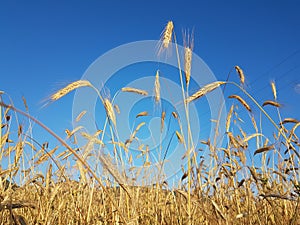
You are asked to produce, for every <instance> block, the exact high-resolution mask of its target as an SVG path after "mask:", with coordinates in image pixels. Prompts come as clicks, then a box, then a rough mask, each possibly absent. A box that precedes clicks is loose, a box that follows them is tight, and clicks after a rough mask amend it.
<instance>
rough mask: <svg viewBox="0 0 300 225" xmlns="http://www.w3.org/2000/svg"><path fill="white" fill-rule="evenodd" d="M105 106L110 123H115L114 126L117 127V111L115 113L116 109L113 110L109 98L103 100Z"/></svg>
mask: <svg viewBox="0 0 300 225" xmlns="http://www.w3.org/2000/svg"><path fill="white" fill-rule="evenodd" d="M103 105H104V108H105V111H106V114H107V117H108V118H109V119H110V121H111V122H112V123H113V125H114V126H116V116H115V111H114V108H113V106H112V104H111V102H110V101H109V100H108V99H107V98H105V99H104V100H103Z"/></svg>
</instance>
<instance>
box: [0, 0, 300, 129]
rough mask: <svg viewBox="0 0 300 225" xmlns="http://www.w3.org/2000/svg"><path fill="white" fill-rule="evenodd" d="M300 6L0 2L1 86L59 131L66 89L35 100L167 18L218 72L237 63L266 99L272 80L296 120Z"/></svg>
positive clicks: (67, 118)
mask: <svg viewBox="0 0 300 225" xmlns="http://www.w3.org/2000/svg"><path fill="white" fill-rule="evenodd" d="M299 11H300V2H299V1H296V0H295V1H291V0H289V1H258V0H255V1H230V0H229V1H189V0H186V1H137V0H132V1H121V0H120V1H115V0H112V1H1V2H0V77H1V82H0V90H2V91H5V92H6V93H7V94H9V95H10V96H11V97H12V99H13V101H14V103H15V104H16V106H19V107H20V108H22V99H21V97H22V96H24V97H25V98H26V99H27V102H28V105H29V108H30V112H31V115H33V116H36V117H37V118H38V119H40V120H41V121H42V122H44V123H45V124H47V125H48V126H49V127H50V128H52V129H54V130H55V131H56V132H57V133H58V134H61V135H62V134H63V128H65V127H66V126H70V124H71V116H72V115H71V113H72V112H71V108H72V97H73V95H70V96H67V97H66V98H64V99H62V100H60V101H59V102H56V103H54V104H52V105H50V106H48V107H46V108H41V106H42V101H43V100H45V99H46V98H47V97H49V95H51V94H52V93H53V92H54V91H56V90H57V89H59V88H61V87H63V86H64V85H65V84H67V83H69V82H72V81H75V80H78V79H80V78H81V76H82V75H83V73H84V72H85V70H86V69H87V68H88V67H89V66H90V64H91V63H92V62H93V61H94V60H96V59H97V58H98V57H99V56H100V55H102V54H103V53H105V52H106V51H108V50H110V49H112V48H114V47H117V46H119V45H121V44H125V43H128V42H133V41H139V40H155V39H158V38H159V37H160V34H161V31H162V29H163V28H164V26H165V25H166V23H167V21H169V20H172V21H173V22H174V25H175V30H176V32H177V36H178V37H179V39H180V38H181V37H180V36H181V31H182V29H193V28H194V30H195V32H194V39H195V47H194V51H195V53H196V54H198V55H199V56H200V57H201V58H202V59H203V60H204V61H205V62H206V63H207V65H208V66H209V67H210V68H211V70H212V71H213V73H214V74H215V75H216V77H217V79H219V80H225V79H226V77H227V74H228V72H229V71H230V70H231V68H232V67H233V66H235V65H240V66H241V67H242V68H243V70H244V73H245V75H246V83H247V88H248V90H249V91H250V92H251V93H252V94H253V95H254V96H255V97H257V98H258V99H259V100H260V103H262V102H263V100H266V99H271V98H272V95H271V91H270V88H269V82H270V80H275V81H276V84H277V88H278V92H279V101H280V102H281V103H283V104H284V107H283V108H282V113H283V114H284V116H288V117H296V118H298V119H300V115H299V112H300V106H299V100H300V86H299V85H300V75H299V73H300V68H299V67H300V52H299V51H300V14H299ZM232 79H236V77H234V76H232ZM227 91H228V90H227ZM58 112H59V113H58ZM54 113H58V114H59V115H60V117H59V118H58V117H55V118H54V117H53V115H54ZM58 125H59V126H58Z"/></svg>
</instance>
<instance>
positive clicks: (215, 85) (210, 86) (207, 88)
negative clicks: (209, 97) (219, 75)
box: [185, 81, 226, 103]
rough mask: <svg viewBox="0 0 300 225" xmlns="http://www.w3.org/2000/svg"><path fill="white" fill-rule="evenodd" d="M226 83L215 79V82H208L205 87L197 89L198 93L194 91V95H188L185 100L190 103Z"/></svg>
mask: <svg viewBox="0 0 300 225" xmlns="http://www.w3.org/2000/svg"><path fill="white" fill-rule="evenodd" d="M223 84H226V82H224V81H215V82H213V83H210V84H207V85H205V86H204V87H203V88H201V89H200V90H199V91H197V92H196V93H194V94H193V95H191V96H190V97H188V98H187V99H186V100H185V102H186V103H189V102H192V101H194V100H196V99H198V98H201V97H202V96H204V95H206V94H207V93H209V92H212V91H213V90H215V89H216V88H218V87H219V86H221V85H223Z"/></svg>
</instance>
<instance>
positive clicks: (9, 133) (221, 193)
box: [0, 21, 300, 225]
mask: <svg viewBox="0 0 300 225" xmlns="http://www.w3.org/2000/svg"><path fill="white" fill-rule="evenodd" d="M185 36H186V37H185V41H184V59H183V60H184V63H183V64H182V65H184V68H183V69H181V67H180V65H181V63H180V58H179V52H178V46H177V40H176V36H175V31H174V24H173V22H172V21H169V22H168V23H167V26H166V28H165V29H164V31H163V33H162V36H161V46H160V48H159V51H158V54H163V53H164V51H166V50H167V49H168V48H169V45H170V43H174V45H175V49H176V55H177V58H178V68H179V69H178V74H179V77H180V85H181V90H182V104H183V106H184V109H185V113H186V118H187V121H182V120H181V118H180V117H179V116H178V114H177V112H175V111H174V112H166V111H164V110H162V113H161V131H162V130H163V129H164V123H165V119H166V115H167V114H170V115H171V116H172V117H174V118H175V119H176V120H177V122H178V125H179V126H178V127H179V128H180V129H178V130H176V132H175V134H176V136H177V139H178V142H179V144H181V145H182V146H183V147H184V149H185V157H186V158H187V159H188V160H187V166H186V167H185V168H183V176H182V178H181V180H180V181H179V184H178V186H169V185H168V183H167V182H166V181H164V180H160V179H159V178H158V179H157V182H156V183H155V185H152V186H136V185H134V181H133V180H128V176H127V175H126V173H125V172H122V170H120V167H117V166H116V163H117V164H118V163H119V165H123V163H124V162H125V161H126V160H127V161H128V162H127V163H129V164H130V162H131V161H134V158H133V157H132V155H130V151H129V149H130V145H131V144H132V143H133V142H134V141H135V140H137V139H138V134H139V130H140V128H141V127H142V126H143V125H145V122H143V123H141V124H139V125H138V126H137V127H136V128H135V130H134V131H133V132H132V134H131V135H130V137H128V139H127V140H120V139H119V138H118V136H116V135H115V134H116V131H115V129H116V127H117V126H116V125H117V116H118V115H117V113H122V109H119V107H118V106H117V105H116V104H114V102H113V100H111V99H109V98H104V97H102V96H101V94H100V92H99V90H98V89H97V88H95V86H94V85H93V84H92V83H91V82H89V81H88V80H78V81H75V82H73V83H71V84H69V85H67V86H66V87H64V88H62V89H60V90H59V91H57V92H56V93H55V94H53V95H52V96H51V97H50V101H52V102H53V101H57V100H58V99H60V98H62V97H63V96H65V95H67V94H68V93H70V92H71V91H73V90H76V89H78V88H82V87H88V88H92V89H93V90H94V91H96V92H97V94H98V97H99V99H100V101H101V103H102V104H103V107H104V109H105V112H106V122H105V124H104V126H103V129H102V130H99V131H97V132H96V133H95V134H88V133H86V132H84V131H83V130H84V129H83V128H82V127H76V128H74V129H73V130H69V129H66V137H60V136H58V135H57V134H56V133H54V132H53V131H51V130H50V129H49V128H48V127H47V126H45V125H44V124H42V123H41V122H40V121H38V120H37V119H35V118H34V117H32V116H31V115H29V110H28V107H27V104H26V100H25V99H23V102H24V105H25V110H24V111H21V110H19V109H17V108H16V107H14V105H13V103H12V102H9V103H6V101H4V99H5V98H4V96H5V93H4V92H1V93H0V100H1V101H0V124H1V128H0V162H1V163H0V165H1V168H0V224H22V225H24V224H277V225H278V224H300V218H299V215H298V214H299V212H300V211H299V203H300V202H299V201H300V200H299V195H300V185H299V183H298V180H299V172H298V164H299V159H300V155H299V146H300V144H299V138H298V136H297V128H298V126H299V125H300V122H299V121H298V120H296V119H294V118H285V119H282V118H281V114H280V107H281V104H280V103H278V99H277V91H276V86H275V82H271V86H270V91H272V93H273V99H272V100H267V101H264V102H263V103H262V104H259V103H258V102H257V101H256V100H255V99H254V98H253V96H252V95H251V94H249V92H248V91H247V90H246V88H245V75H244V73H243V70H242V69H241V68H240V67H239V66H235V67H233V70H232V71H233V72H234V73H236V74H237V76H236V78H239V82H233V81H229V80H228V79H227V80H225V81H216V82H213V83H209V84H207V85H204V86H203V87H201V88H200V89H199V90H198V91H196V92H195V93H193V94H190V95H188V94H187V93H189V91H188V88H189V85H190V81H191V75H192V74H191V71H192V70H191V67H192V51H193V37H192V36H193V35H185ZM229 85H230V86H234V87H236V88H237V89H238V90H239V93H241V94H240V95H238V94H231V95H229V96H228V98H230V99H232V100H230V103H232V105H231V106H230V109H229V112H228V113H227V119H226V127H225V130H226V133H225V134H220V133H219V132H218V126H220V124H219V120H218V119H217V118H212V120H211V121H208V122H211V123H215V124H216V129H215V137H217V136H219V135H224V136H225V137H226V140H227V141H225V142H226V143H224V145H223V146H222V147H217V145H216V141H215V140H216V138H214V140H211V139H207V140H202V141H201V144H202V145H205V146H207V149H208V151H209V154H207V157H208V158H206V159H205V160H204V159H201V158H200V162H198V161H199V157H198V155H197V154H198V152H197V150H196V147H197V146H198V144H199V143H193V139H192V133H193V130H191V129H190V127H191V126H190V121H189V104H191V102H196V101H197V99H199V98H201V97H203V96H205V95H207V94H208V93H210V92H213V91H214V90H215V89H217V88H223V91H224V95H225V87H226V86H229ZM153 87H154V100H155V102H156V103H158V102H160V101H161V95H160V93H161V90H160V89H161V85H160V73H159V71H157V73H156V75H155V81H154V84H153ZM121 91H122V92H131V94H137V95H143V96H147V95H148V92H147V91H145V90H143V89H138V88H133V87H124V88H122V89H121ZM249 103H251V104H249ZM266 106H267V107H268V109H267V108H266ZM254 107H255V109H256V112H257V111H258V112H260V117H259V118H257V117H255V113H253V108H254ZM243 111H244V112H245V113H244V114H243V115H246V116H248V119H249V121H250V122H247V123H246V122H244V120H245V121H247V120H246V119H245V118H241V117H240V115H241V113H240V112H243ZM270 112H272V115H277V116H276V118H274V116H273V118H272V117H271V116H270ZM274 112H275V114H274ZM86 113H87V112H86V111H83V112H81V113H80V114H79V115H78V116H77V118H76V121H79V120H80V119H81V118H82V117H83V116H85V114H86ZM142 116H148V112H147V111H142V110H141V113H139V114H138V115H137V117H142ZM20 118H22V121H27V122H26V123H25V122H20V121H21V119H20ZM24 118H25V119H26V120H25V119H24ZM263 121H268V123H267V124H269V125H270V126H271V128H273V136H272V137H269V136H268V135H267V134H264V133H263V131H264V130H265V129H264V127H262V126H261V124H265V123H263ZM32 124H37V125H39V126H40V127H41V128H42V129H44V130H45V131H46V132H47V133H48V134H49V135H50V136H51V138H55V139H57V141H58V143H59V144H58V145H57V146H56V147H54V148H52V149H49V146H48V143H43V144H41V143H40V142H39V141H38V140H36V139H35V138H34V137H33V135H32V130H31V129H32V127H33V126H32ZM183 124H187V126H188V132H187V133H184V132H183V129H182V125H183ZM257 124H259V125H257ZM27 126H28V127H27ZM250 127H251V129H249V128H250ZM245 128H247V129H245ZM268 129H270V128H268ZM245 130H247V131H249V130H253V131H254V132H253V133H250V134H247V133H246V131H245ZM75 134H76V135H81V136H82V137H83V138H85V139H86V140H87V144H86V145H85V146H80V147H73V146H76V135H75ZM105 135H109V136H110V138H111V141H110V143H105V139H104V136H105ZM107 145H111V146H113V148H112V149H113V151H112V152H111V154H104V153H103V154H101V151H98V153H97V154H96V153H95V151H93V149H94V148H95V146H98V147H99V149H100V150H101V149H102V148H105V146H107ZM58 149H60V151H58ZM62 150H63V151H62ZM117 150H121V151H122V152H124V154H125V155H126V154H127V156H128V157H124V158H122V157H120V155H119V156H116V155H117V152H118V151H117ZM140 150H141V151H142V152H143V154H147V151H148V150H147V146H144V145H141V147H140ZM99 152H100V153H99ZM89 157H95V158H97V160H98V162H99V164H101V166H102V168H103V171H104V170H105V171H106V172H105V173H106V174H108V177H109V178H105V177H104V176H99V174H98V173H97V170H96V169H95V168H94V167H92V166H91V165H90V164H89V163H88V159H89ZM70 158H72V160H73V161H75V165H72V166H71V165H70V160H69V159H70ZM116 161H117V162H116ZM257 161H259V163H258V165H259V166H256V163H257ZM208 163H209V164H210V165H207V164H208ZM41 165H42V166H41ZM150 165H151V160H149V158H148V157H145V162H144V166H143V167H144V168H148V167H149V166H150ZM71 167H72V168H71ZM41 168H44V170H43V169H41ZM45 168H46V169H45ZM74 168H76V170H77V171H78V173H80V177H81V179H80V181H75V180H72V179H71V176H70V170H71V169H73V170H74ZM160 168H161V169H162V168H163V167H162V166H161V167H160ZM41 171H44V172H41ZM135 172H136V174H138V172H139V171H135ZM159 172H160V174H161V175H162V174H163V171H159Z"/></svg>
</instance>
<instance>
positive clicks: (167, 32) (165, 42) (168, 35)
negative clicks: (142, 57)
mask: <svg viewBox="0 0 300 225" xmlns="http://www.w3.org/2000/svg"><path fill="white" fill-rule="evenodd" d="M173 30H174V24H173V22H172V21H169V22H168V23H167V26H166V27H165V28H164V30H163V32H162V36H161V38H160V42H161V43H160V46H159V49H158V55H159V54H160V53H162V52H163V51H164V50H166V49H168V47H169V46H170V43H171V42H172V34H173Z"/></svg>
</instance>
